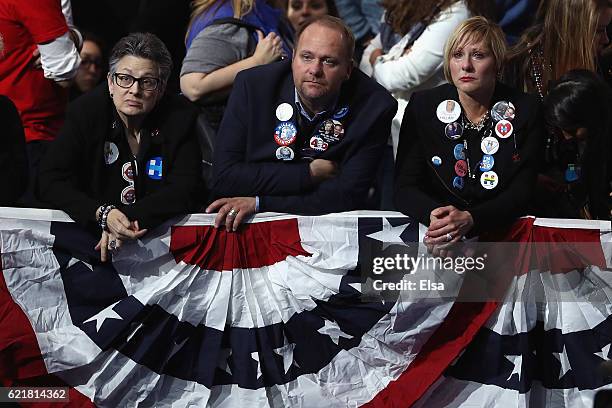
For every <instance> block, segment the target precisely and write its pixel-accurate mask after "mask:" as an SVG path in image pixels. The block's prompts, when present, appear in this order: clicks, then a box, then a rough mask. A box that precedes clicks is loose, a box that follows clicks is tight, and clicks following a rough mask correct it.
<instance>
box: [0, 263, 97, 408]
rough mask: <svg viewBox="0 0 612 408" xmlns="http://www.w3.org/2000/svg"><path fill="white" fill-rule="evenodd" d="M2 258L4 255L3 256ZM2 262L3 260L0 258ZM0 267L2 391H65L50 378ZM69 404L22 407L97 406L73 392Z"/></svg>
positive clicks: (0, 366)
mask: <svg viewBox="0 0 612 408" xmlns="http://www.w3.org/2000/svg"><path fill="white" fill-rule="evenodd" d="M0 255H1V254H0ZM0 260H1V257H0ZM1 266H2V265H0V385H1V386H3V387H18V386H32V387H42V386H48V387H51V386H53V387H66V386H68V385H67V384H66V383H64V382H63V381H62V380H60V379H59V378H57V377H55V376H53V375H51V374H48V373H47V368H46V367H45V363H44V361H43V358H42V355H41V352H40V348H39V346H38V341H37V340H36V335H35V334H34V330H33V329H32V326H31V325H30V321H29V320H28V317H27V316H26V314H25V313H24V312H23V310H21V308H20V307H19V305H17V304H16V303H15V302H14V301H13V298H12V297H11V295H10V293H9V290H8V287H7V285H6V281H5V280H4V274H3V273H2V269H1ZM69 399H70V402H68V403H58V402H56V403H35V404H34V403H21V406H22V407H32V408H60V407H67V408H81V407H82V408H90V407H94V408H95V405H94V404H93V403H92V402H91V401H90V400H89V398H87V397H85V396H84V395H83V394H81V393H80V392H78V391H77V390H76V389H74V388H69Z"/></svg>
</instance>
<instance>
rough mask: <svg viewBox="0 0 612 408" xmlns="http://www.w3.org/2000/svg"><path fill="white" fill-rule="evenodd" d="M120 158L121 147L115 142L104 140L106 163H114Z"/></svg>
mask: <svg viewBox="0 0 612 408" xmlns="http://www.w3.org/2000/svg"><path fill="white" fill-rule="evenodd" d="M118 158H119V148H118V147H117V145H116V144H114V143H113V142H104V163H106V164H113V163H114V162H116V161H117V159H118Z"/></svg>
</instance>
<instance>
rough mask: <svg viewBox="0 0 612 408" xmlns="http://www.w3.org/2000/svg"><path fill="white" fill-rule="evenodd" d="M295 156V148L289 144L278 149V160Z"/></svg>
mask: <svg viewBox="0 0 612 408" xmlns="http://www.w3.org/2000/svg"><path fill="white" fill-rule="evenodd" d="M294 157H295V154H294V153H293V149H292V148H290V147H289V146H281V147H279V148H278V149H276V158H277V159H278V160H293V158H294Z"/></svg>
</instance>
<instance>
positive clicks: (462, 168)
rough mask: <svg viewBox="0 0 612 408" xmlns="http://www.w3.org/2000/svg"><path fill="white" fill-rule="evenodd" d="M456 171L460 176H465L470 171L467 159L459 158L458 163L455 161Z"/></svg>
mask: <svg viewBox="0 0 612 408" xmlns="http://www.w3.org/2000/svg"><path fill="white" fill-rule="evenodd" d="M455 173H456V174H457V175H458V176H459V177H465V175H466V174H467V173H468V165H467V162H466V161H465V160H458V161H457V163H455Z"/></svg>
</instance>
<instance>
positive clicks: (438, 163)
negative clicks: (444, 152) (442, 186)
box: [431, 156, 442, 167]
mask: <svg viewBox="0 0 612 408" xmlns="http://www.w3.org/2000/svg"><path fill="white" fill-rule="evenodd" d="M431 162H432V163H433V165H434V166H436V167H438V166H441V165H442V159H441V158H440V156H434V157H432V158H431Z"/></svg>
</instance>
